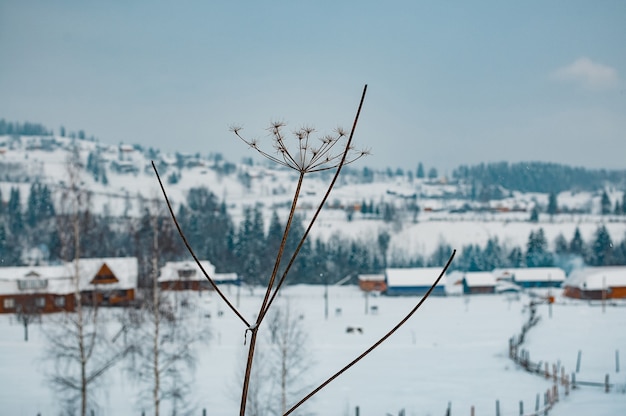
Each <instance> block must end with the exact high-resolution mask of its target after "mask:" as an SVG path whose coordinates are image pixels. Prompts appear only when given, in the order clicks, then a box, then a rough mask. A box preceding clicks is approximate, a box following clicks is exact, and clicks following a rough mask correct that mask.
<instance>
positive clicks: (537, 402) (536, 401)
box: [535, 393, 541, 416]
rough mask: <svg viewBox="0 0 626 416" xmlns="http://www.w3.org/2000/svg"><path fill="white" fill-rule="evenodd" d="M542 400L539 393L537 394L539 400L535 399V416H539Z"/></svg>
mask: <svg viewBox="0 0 626 416" xmlns="http://www.w3.org/2000/svg"><path fill="white" fill-rule="evenodd" d="M540 401H541V399H539V393H537V398H536V399H535V414H536V415H537V416H538V415H539V404H540Z"/></svg>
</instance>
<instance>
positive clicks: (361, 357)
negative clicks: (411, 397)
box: [283, 250, 456, 416]
mask: <svg viewBox="0 0 626 416" xmlns="http://www.w3.org/2000/svg"><path fill="white" fill-rule="evenodd" d="M455 254H456V250H453V251H452V254H451V255H450V258H449V259H448V262H447V263H446V265H445V266H444V267H443V270H442V271H441V273H440V274H439V277H437V279H436V280H435V282H434V283H433V284H432V286H431V287H430V289H428V292H426V294H425V295H424V297H423V298H422V299H421V300H420V301H419V302H418V303H417V305H415V307H414V308H413V309H411V311H410V312H409V313H408V314H407V315H406V316H405V317H404V318H402V320H401V321H400V322H398V324H397V325H396V326H394V327H393V328H392V329H391V330H390V331H389V332H387V333H386V334H385V335H384V336H383V337H382V338H380V339H379V340H378V341H376V342H375V343H374V344H373V345H372V346H371V347H369V348H368V349H367V350H365V352H363V353H362V354H361V355H359V356H358V357H356V358H355V359H354V360H352V361H351V362H350V363H349V364H348V365H346V366H345V367H343V368H342V369H341V370H339V371H337V372H336V373H335V374H333V375H332V376H331V377H329V378H328V379H326V381H324V382H323V383H322V384H320V385H319V386H318V387H316V388H315V389H314V390H313V391H312V392H311V393H309V394H308V395H306V396H305V397H304V398H303V399H302V400H300V401H299V402H298V403H296V404H295V405H293V406H292V407H291V408H290V409H289V410H288V411H287V412H286V413H285V414H284V415H283V416H287V415H289V414H291V413H292V412H293V411H294V410H296V409H297V408H298V407H300V406H301V405H302V404H303V403H304V402H306V401H307V400H309V399H310V398H311V397H313V396H314V395H315V394H317V393H318V392H319V391H320V390H322V389H323V388H324V387H326V386H327V385H328V384H330V383H331V382H332V381H334V380H335V379H336V378H337V377H339V376H340V375H341V374H343V373H344V372H346V371H347V370H348V369H349V368H351V367H352V366H353V365H355V364H356V363H358V362H359V361H361V359H363V358H364V357H365V356H366V355H368V354H369V353H370V352H372V351H373V350H374V349H375V348H377V347H378V346H379V345H380V344H382V343H383V342H385V341H386V340H387V339H388V338H389V337H390V336H392V335H393V334H394V333H395V332H396V331H397V330H398V329H400V327H401V326H402V325H404V324H405V323H406V322H407V321H408V320H409V318H411V316H413V314H415V312H417V310H418V309H419V308H420V306H422V304H423V303H424V302H425V301H426V299H428V297H429V296H430V294H431V293H432V292H433V290H435V286H437V284H438V283H439V281H440V280H441V279H442V278H443V276H444V275H445V274H446V271H447V270H448V267H450V264H451V263H452V259H454V255H455Z"/></svg>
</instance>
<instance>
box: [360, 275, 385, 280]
mask: <svg viewBox="0 0 626 416" xmlns="http://www.w3.org/2000/svg"><path fill="white" fill-rule="evenodd" d="M359 281H360V282H384V281H385V275H384V274H360V275H359Z"/></svg>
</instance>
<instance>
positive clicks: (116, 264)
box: [78, 257, 138, 290]
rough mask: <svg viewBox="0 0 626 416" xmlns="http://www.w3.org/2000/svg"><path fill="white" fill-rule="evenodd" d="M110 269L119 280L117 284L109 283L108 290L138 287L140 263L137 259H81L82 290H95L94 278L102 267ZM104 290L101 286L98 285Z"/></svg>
mask: <svg viewBox="0 0 626 416" xmlns="http://www.w3.org/2000/svg"><path fill="white" fill-rule="evenodd" d="M105 265H106V267H108V268H109V269H110V271H111V272H112V273H113V275H115V277H116V278H117V280H118V281H117V282H115V283H107V284H106V288H107V289H133V288H136V287H137V278H138V263H137V258H136V257H105V258H96V259H80V261H79V262H78V267H79V275H80V290H94V289H95V288H96V285H94V284H93V283H92V281H93V279H94V277H95V276H96V275H97V274H98V272H99V271H100V270H101V268H102V267H104V266H105ZM97 286H98V288H102V287H103V286H102V285H101V284H99V285H97Z"/></svg>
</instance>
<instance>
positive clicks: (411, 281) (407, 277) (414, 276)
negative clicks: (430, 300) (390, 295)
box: [385, 267, 445, 287]
mask: <svg viewBox="0 0 626 416" xmlns="http://www.w3.org/2000/svg"><path fill="white" fill-rule="evenodd" d="M441 270H442V268H441V267H419V268H407V269H404V268H402V269H399V268H390V269H386V270H385V280H386V282H387V286H389V287H392V286H395V287H398V286H431V285H432V284H433V283H434V282H435V280H436V279H437V277H439V275H440V274H441ZM444 284H445V282H444V279H441V280H440V281H439V284H438V285H437V286H443V285H444Z"/></svg>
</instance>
